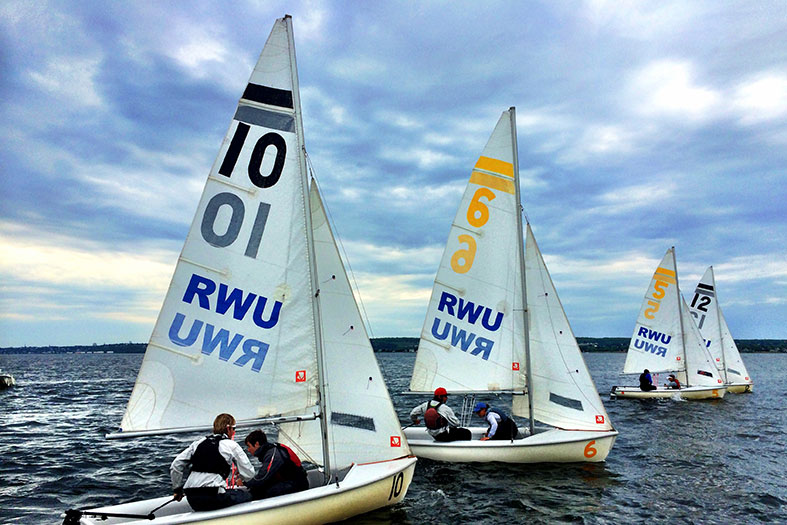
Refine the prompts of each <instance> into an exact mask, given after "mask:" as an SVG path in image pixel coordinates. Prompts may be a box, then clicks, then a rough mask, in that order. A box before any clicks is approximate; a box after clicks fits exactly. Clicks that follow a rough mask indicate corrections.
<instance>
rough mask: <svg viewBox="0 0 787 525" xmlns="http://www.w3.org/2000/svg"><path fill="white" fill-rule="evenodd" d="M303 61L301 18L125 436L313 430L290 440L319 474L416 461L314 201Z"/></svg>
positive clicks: (183, 279)
mask: <svg viewBox="0 0 787 525" xmlns="http://www.w3.org/2000/svg"><path fill="white" fill-rule="evenodd" d="M294 49H295V48H294V43H293V37H292V25H291V20H290V18H289V17H285V18H283V19H280V20H277V21H276V24H275V26H274V28H273V30H272V32H271V34H270V36H269V38H268V40H267V42H266V44H265V47H264V49H263V51H262V53H261V54H260V58H259V61H258V62H257V65H256V67H255V68H254V71H253V73H252V75H251V78H250V80H249V83H248V85H247V86H246V89H245V91H244V93H243V96H242V97H241V99H240V101H239V103H238V107H237V109H236V112H235V115H234V118H233V120H232V122H231V124H230V128H229V130H228V132H227V134H226V136H225V138H224V141H223V143H222V146H221V149H220V151H219V155H218V158H217V159H216V161H215V163H214V165H213V167H212V169H211V172H210V175H209V177H208V181H207V183H206V185H205V189H204V192H203V195H202V198H201V200H200V204H199V207H198V209H197V213H196V216H195V219H194V222H193V224H192V225H191V229H190V231H189V234H188V237H187V239H186V243H185V246H184V248H183V251H182V253H181V256H180V258H179V260H178V263H177V267H176V269H175V274H174V277H173V279H172V283H171V284H170V288H169V291H168V292H167V296H166V298H165V301H164V305H163V307H162V310H161V313H160V315H159V318H158V321H157V322H156V326H155V328H154V331H153V335H152V336H151V340H150V342H149V344H148V347H147V350H146V353H145V357H144V359H143V362H142V366H141V369H140V372H139V376H138V378H137V382H136V384H135V386H134V389H133V391H132V394H131V398H130V400H129V403H128V407H127V410H126V413H125V415H124V416H123V420H122V423H121V434H134V433H140V431H142V432H144V431H156V430H160V431H161V432H162V433H163V432H177V431H182V430H185V429H193V428H195V427H205V428H210V426H211V423H212V421H213V419H214V418H215V417H216V415H217V414H219V413H221V412H229V413H231V414H233V415H234V416H235V418H236V419H237V420H238V423H239V425H240V424H244V422H245V423H246V424H250V423H254V422H255V421H257V420H259V419H261V418H266V417H284V418H285V419H287V420H288V421H292V420H294V419H295V418H298V417H301V416H304V417H306V418H309V417H310V418H311V419H307V420H305V421H301V422H298V423H286V424H284V425H283V426H282V432H281V434H282V436H281V439H282V440H283V441H285V442H289V443H290V444H292V445H293V447H294V448H296V450H299V451H300V452H302V453H304V454H305V456H306V457H305V459H310V460H312V461H314V462H315V463H317V464H321V465H326V467H328V465H330V467H331V468H344V467H347V466H349V465H350V464H352V463H361V462H364V461H367V462H368V461H382V460H386V459H391V458H397V457H401V456H406V455H408V454H409V449H408V447H407V443H406V440H405V439H404V438H403V435H402V431H401V428H400V427H399V421H398V418H397V417H396V414H395V412H394V409H393V405H392V404H391V400H390V398H389V397H388V392H387V389H386V387H385V383H384V382H383V379H382V375H381V374H380V371H379V368H378V366H377V363H376V361H375V358H374V355H373V353H372V348H371V344H370V343H369V339H368V337H367V335H366V331H365V328H364V325H363V323H362V321H361V317H360V314H359V312H358V308H357V305H356V304H355V300H354V298H353V295H352V291H351V289H350V286H349V283H348V281H347V277H346V275H345V272H344V267H343V265H342V261H341V258H340V257H339V254H338V250H337V248H336V243H335V241H334V238H333V235H332V233H331V230H330V226H329V224H328V222H327V219H326V216H325V211H324V208H323V205H322V202H321V200H320V197H319V195H318V193H317V190H316V187H314V188H313V189H312V191H311V196H310V195H309V189H308V188H309V186H308V180H307V175H306V159H305V153H304V147H303V125H302V122H301V106H300V97H299V94H298V89H297V85H298V79H297V72H296V68H295V51H294ZM316 417H318V419H314V418H316ZM326 453H327V454H329V457H327V458H326V457H325V454H326ZM327 470H331V469H330V468H327Z"/></svg>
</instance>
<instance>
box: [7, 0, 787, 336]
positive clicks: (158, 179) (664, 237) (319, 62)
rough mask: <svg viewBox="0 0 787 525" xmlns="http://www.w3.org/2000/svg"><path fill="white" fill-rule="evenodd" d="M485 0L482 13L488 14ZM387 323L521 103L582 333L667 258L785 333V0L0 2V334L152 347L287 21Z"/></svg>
mask: <svg viewBox="0 0 787 525" xmlns="http://www.w3.org/2000/svg"><path fill="white" fill-rule="evenodd" d="M480 4H482V5H483V7H479V5H480ZM285 13H289V14H291V15H293V24H294V29H295V41H296V50H297V58H298V68H299V77H300V83H301V98H302V102H303V114H304V117H303V120H304V127H305V133H306V145H307V150H308V151H309V155H310V157H311V160H312V162H313V164H314V168H315V170H316V174H317V177H318V180H319V181H320V185H321V188H322V190H323V192H324V194H325V198H326V201H327V205H328V207H329V209H330V212H331V215H332V217H333V220H334V223H335V225H336V227H337V229H338V234H339V236H340V237H341V239H342V241H343V245H344V247H345V249H346V251H347V253H348V255H349V261H350V264H351V266H352V269H353V271H354V275H355V279H356V281H357V283H358V286H359V288H360V291H361V297H362V299H363V302H364V305H365V307H366V311H367V313H368V316H369V321H370V324H371V329H372V333H373V335H374V336H377V337H381V336H411V337H415V336H417V335H418V333H419V331H420V329H421V325H422V323H423V316H424V315H425V311H426V305H427V302H428V298H429V294H430V290H431V286H432V281H433V279H434V274H435V271H436V269H437V265H438V263H439V260H440V256H441V254H442V250H443V246H444V243H445V241H446V238H447V235H448V230H449V227H450V223H451V220H452V219H453V216H454V214H455V213H456V209H457V206H458V204H459V198H460V196H461V193H462V191H463V188H464V185H465V184H466V182H467V179H468V177H469V174H470V170H471V168H472V166H473V164H474V162H475V160H476V158H477V157H478V155H479V154H480V152H481V149H482V148H483V146H484V144H485V143H486V140H487V138H488V136H489V134H490V133H491V131H492V129H493V127H494V125H495V123H496V122H497V119H498V117H499V115H500V113H501V112H502V111H503V110H505V109H507V108H508V107H509V106H516V107H517V121H518V136H519V160H520V170H521V174H522V199H523V204H524V207H525V211H526V213H527V216H528V218H529V220H530V222H531V224H532V226H533V230H534V232H535V235H536V238H537V239H538V241H539V245H540V248H541V250H542V251H543V252H544V256H545V259H546V261H547V264H548V266H549V268H550V271H551V272H552V277H553V280H554V281H555V284H556V286H557V289H558V293H559V294H560V296H561V299H562V301H563V303H564V306H565V309H566V311H567V313H568V317H569V319H570V321H571V323H572V326H573V328H574V331H575V333H576V334H577V335H579V336H630V335H631V332H632V330H633V327H634V321H635V318H636V316H637V314H638V312H639V308H640V304H641V302H642V298H643V295H644V293H645V289H646V287H647V285H648V283H649V281H650V276H651V275H652V273H653V271H654V269H655V267H656V264H657V263H658V262H659V260H660V259H661V257H662V256H663V255H664V252H665V250H666V249H667V248H669V247H670V246H672V245H674V246H675V247H676V250H677V257H678V270H679V275H680V279H681V286H682V288H683V290H684V292H689V291H692V290H693V289H694V286H695V284H696V282H697V280H698V279H699V277H700V276H701V274H702V273H703V271H704V270H705V268H706V267H707V266H708V265H713V266H714V268H715V270H716V279H717V285H718V292H719V298H720V302H721V305H722V307H723V308H724V313H725V316H726V317H727V320H728V323H729V324H730V327H731V329H732V331H733V334H734V335H735V336H736V337H738V338H787V328H786V327H787V323H785V320H786V319H787V227H786V226H785V203H784V202H785V198H786V197H787V190H785V184H786V183H787V175H786V174H785V170H786V169H787V162H786V161H787V153H786V152H787V3H785V2H783V1H757V2H751V1H742V2H716V1H708V2H702V1H693V2H685V1H684V0H680V1H677V2H671V1H659V2H638V1H626V0H610V1H604V0H596V1H586V2H580V1H553V0H549V1H543V2H526V3H525V2H480V3H479V2H475V1H469V2H463V1H452V2H428V1H423V2H360V1H358V2H277V1H265V2H262V1H260V2H232V3H231V4H230V3H227V2H181V3H176V2H128V3H125V2H77V1H64V2H57V1H39V2H30V1H28V0H23V1H17V0H5V1H4V2H2V3H0V119H2V120H1V121H2V126H0V177H2V188H3V189H2V192H1V193H0V195H1V197H0V287H1V288H0V346H21V345H47V344H57V345H70V344H91V343H99V344H101V343H113V342H125V341H134V342H145V341H147V340H148V338H149V336H150V332H151V330H152V328H153V324H154V322H155V319H156V316H157V314H158V310H159V307H160V305H161V302H162V299H163V297H164V294H165V293H166V290H167V287H168V285H169V280H170V278H171V276H172V272H173V270H174V265H175V261H176V259H177V256H178V253H179V252H180V249H181V247H182V244H183V241H184V239H185V236H186V233H187V231H188V228H189V225H190V222H191V220H192V218H193V215H194V212H195V210H196V206H197V202H198V199H199V195H200V193H201V191H202V187H203V184H204V182H205V179H206V177H207V174H208V172H209V170H210V167H211V164H212V163H213V160H214V158H215V156H216V154H217V152H218V149H219V145H220V143H221V140H222V138H223V136H224V134H225V132H226V130H227V128H228V126H229V123H230V119H231V117H232V115H233V112H234V110H235V107H236V104H237V101H238V98H239V97H240V95H241V93H242V91H243V88H244V87H245V85H246V82H247V80H248V77H249V74H250V71H251V68H252V66H253V65H254V63H255V62H256V59H257V56H258V54H259V52H260V50H261V49H262V46H263V44H264V43H265V40H266V38H267V36H268V33H269V31H270V29H271V27H272V25H273V22H274V19H275V18H278V17H281V16H282V15H284V14H285Z"/></svg>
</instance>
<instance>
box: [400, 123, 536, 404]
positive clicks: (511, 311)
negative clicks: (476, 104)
mask: <svg viewBox="0 0 787 525" xmlns="http://www.w3.org/2000/svg"><path fill="white" fill-rule="evenodd" d="M511 137H512V115H511V112H508V111H506V112H504V113H503V115H502V116H501V117H500V120H499V121H498V122H497V125H496V126H495V130H494V132H493V133H492V136H491V137H490V138H489V141H488V142H487V144H486V147H485V148H484V150H483V153H482V154H481V157H480V158H479V159H478V161H477V162H476V164H475V167H474V168H473V171H472V174H471V175H470V181H469V182H468V184H467V188H466V189H465V192H464V195H463V196H462V201H461V204H460V205H459V211H458V212H457V214H456V217H455V218H454V221H453V223H452V225H451V231H450V234H449V236H448V243H447V244H446V247H445V251H444V253H443V258H442V261H441V262H440V267H439V269H438V270H437V276H436V277H435V282H434V288H433V289H432V297H431V299H430V301H429V306H428V307H427V314H426V319H425V321H424V326H423V330H422V331H421V339H420V342H419V345H418V353H417V355H416V361H415V367H414V369H413V376H412V379H411V382H410V390H412V391H432V390H434V389H435V388H437V387H444V388H446V389H448V390H449V391H453V392H461V391H473V392H479V391H480V392H483V391H499V390H509V391H510V390H519V391H521V390H523V389H524V387H525V376H524V374H523V372H524V370H525V355H524V346H525V345H524V340H523V332H524V330H523V328H522V326H523V323H524V317H523V311H522V306H521V303H522V299H521V297H522V288H521V280H520V279H521V278H520V264H521V262H520V261H521V244H520V243H519V242H518V241H517V214H519V213H520V209H519V203H518V202H517V201H516V191H515V184H517V181H516V179H515V170H514V149H513V148H514V144H513V142H512V139H511Z"/></svg>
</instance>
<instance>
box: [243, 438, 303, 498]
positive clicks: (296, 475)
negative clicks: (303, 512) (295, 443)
mask: <svg viewBox="0 0 787 525" xmlns="http://www.w3.org/2000/svg"><path fill="white" fill-rule="evenodd" d="M245 441H246V450H248V451H249V454H251V455H252V456H255V457H256V458H257V459H259V460H260V463H261V464H262V465H261V466H260V470H259V471H258V472H257V475H256V476H254V478H253V479H252V480H251V481H247V482H246V487H248V489H249V491H250V492H251V499H263V498H272V497H274V496H281V495H282V494H292V493H293V492H300V491H302V490H306V489H308V488H309V480H308V479H307V478H306V471H305V470H304V469H303V467H302V466H301V460H300V459H298V456H297V455H295V452H293V451H292V450H291V449H290V448H289V447H287V446H285V445H282V444H281V443H271V442H269V441H268V438H267V436H266V435H265V432H263V431H262V430H254V431H253V432H252V433H251V434H249V435H248V436H246V440H245Z"/></svg>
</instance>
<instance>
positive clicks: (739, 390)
mask: <svg viewBox="0 0 787 525" xmlns="http://www.w3.org/2000/svg"><path fill="white" fill-rule="evenodd" d="M725 386H726V387H727V392H729V393H730V394H746V393H749V392H752V391H753V390H754V385H753V384H752V383H729V384H727V385H725Z"/></svg>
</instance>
